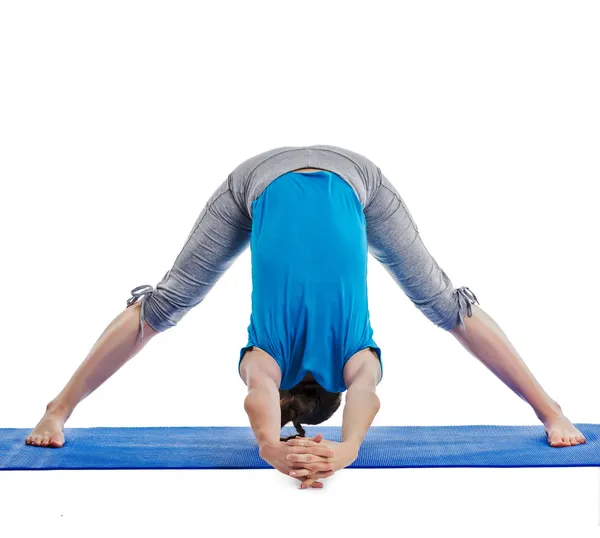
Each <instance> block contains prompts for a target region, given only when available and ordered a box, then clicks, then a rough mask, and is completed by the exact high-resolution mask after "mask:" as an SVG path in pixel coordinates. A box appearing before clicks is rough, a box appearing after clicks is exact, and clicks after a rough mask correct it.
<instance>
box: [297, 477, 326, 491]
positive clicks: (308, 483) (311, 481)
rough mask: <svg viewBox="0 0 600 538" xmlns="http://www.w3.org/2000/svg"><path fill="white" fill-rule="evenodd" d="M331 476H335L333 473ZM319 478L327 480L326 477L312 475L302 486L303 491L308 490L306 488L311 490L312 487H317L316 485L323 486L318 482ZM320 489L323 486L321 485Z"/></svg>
mask: <svg viewBox="0 0 600 538" xmlns="http://www.w3.org/2000/svg"><path fill="white" fill-rule="evenodd" d="M331 474H333V473H331ZM328 476H331V475H328ZM319 478H325V477H324V476H323V477H318V476H316V475H311V477H310V478H307V479H306V480H305V481H304V482H302V484H300V488H301V489H306V488H309V487H311V486H312V487H315V485H316V484H321V483H320V482H317V480H319ZM319 487H323V484H321V485H320V486H319Z"/></svg>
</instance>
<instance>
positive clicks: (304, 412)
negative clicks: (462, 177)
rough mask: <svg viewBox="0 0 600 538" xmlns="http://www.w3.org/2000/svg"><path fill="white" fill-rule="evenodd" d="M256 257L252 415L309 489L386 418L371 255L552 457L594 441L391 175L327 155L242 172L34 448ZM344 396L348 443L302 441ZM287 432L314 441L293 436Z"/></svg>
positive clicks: (69, 393) (244, 166)
mask: <svg viewBox="0 0 600 538" xmlns="http://www.w3.org/2000/svg"><path fill="white" fill-rule="evenodd" d="M248 245H250V250H251V258H252V313H251V316H250V324H249V326H248V341H247V343H246V345H245V346H244V347H243V348H242V349H241V351H240V357H239V362H238V372H239V375H240V377H241V379H242V380H243V381H244V383H245V384H246V385H247V387H248V394H247V396H246V398H245V401H244V409H245V411H246V413H247V414H248V417H249V421H250V425H251V427H252V429H253V431H254V434H255V436H256V439H257V443H258V446H259V453H260V456H261V457H262V458H263V459H264V460H265V461H267V462H268V463H269V464H270V465H272V466H273V467H274V468H276V469H278V470H279V471H281V472H283V473H285V474H286V475H290V476H293V477H295V478H296V479H298V480H300V481H301V482H302V487H322V485H323V484H322V483H321V482H318V480H319V479H321V478H326V477H328V476H330V475H331V474H333V472H335V471H337V470H339V469H343V468H344V467H347V466H348V465H350V464H351V463H352V462H353V461H354V460H355V459H356V458H357V456H358V451H359V447H360V445H361V443H362V441H363V440H364V437H365V435H366V433H367V430H368V429H369V427H370V425H371V423H372V421H373V419H374V417H375V415H376V414H377V412H378V410H379V406H380V402H379V398H378V396H377V394H376V387H377V385H378V384H379V382H380V381H381V379H382V375H383V367H382V353H381V350H380V349H379V347H378V346H377V344H376V343H375V341H374V340H373V329H372V328H371V324H370V319H369V309H368V300H367V254H368V252H371V254H372V255H373V256H374V257H375V258H376V259H377V260H378V261H379V262H380V263H382V264H383V265H384V267H385V268H386V270H387V271H388V272H389V273H390V275H391V276H392V278H393V279H394V280H395V281H396V283H397V284H398V285H399V286H400V287H401V288H402V290H403V291H404V292H405V293H406V295H407V296H408V297H409V299H410V300H411V301H412V302H413V304H414V305H415V306H416V307H417V308H418V309H419V310H420V311H421V312H422V313H423V314H424V315H425V316H426V317H427V318H429V319H430V320H431V321H432V322H433V323H434V324H435V325H437V326H438V327H440V328H442V329H444V330H445V331H447V332H449V333H450V334H452V335H453V336H454V337H455V338H456V339H457V340H458V341H459V342H460V343H461V344H462V345H463V346H464V347H465V348H466V349H467V351H469V352H470V353H471V354H472V355H474V356H475V357H476V358H478V359H479V360H481V361H482V362H483V363H484V364H485V366H486V367H488V368H489V369H490V370H491V371H492V372H493V373H494V374H496V375H497V376H498V377H499V378H500V379H501V380H502V381H503V382H504V383H505V384H506V385H507V386H508V387H509V388H510V389H511V390H513V391H514V392H515V393H516V394H517V395H518V396H519V397H520V398H522V399H523V400H525V401H526V402H527V403H529V405H530V406H531V407H532V409H533V410H534V412H535V414H536V416H537V417H538V419H539V420H540V421H541V422H542V423H543V424H544V429H545V431H546V434H547V436H548V443H549V444H550V446H552V447H566V446H571V445H577V444H579V443H585V437H584V436H583V435H582V434H581V432H580V431H579V430H577V428H575V427H574V426H573V424H572V423H571V422H570V421H569V419H568V418H567V417H566V416H565V415H564V414H563V413H562V410H561V408H560V406H559V405H558V403H556V402H555V401H554V400H553V399H552V398H550V396H549V395H548V394H547V393H546V392H545V391H544V390H543V389H542V387H541V386H540V384H539V383H538V382H537V381H536V379H535V378H534V376H533V374H532V373H531V372H530V370H529V369H528V368H527V366H526V365H525V363H524V362H523V360H522V359H521V358H520V356H519V355H518V353H517V352H516V350H515V349H514V347H513V346H512V345H511V344H510V342H509V341H508V339H507V337H506V336H505V334H504V333H503V331H502V330H501V329H500V327H498V325H497V324H496V323H495V322H494V321H493V320H492V319H491V318H490V316H488V315H487V314H486V313H485V312H484V311H483V309H481V308H480V307H479V306H477V305H478V301H477V298H476V296H475V295H474V294H473V293H472V292H471V291H470V290H469V288H466V287H461V288H458V289H455V288H454V287H453V285H452V283H451V281H450V279H449V278H448V276H447V275H446V273H444V271H443V270H442V269H441V268H440V267H439V266H438V264H437V263H436V261H435V259H434V258H433V257H432V256H431V254H430V253H429V252H428V250H427V249H426V248H425V245H424V244H423V242H422V240H421V237H420V235H419V231H418V228H417V226H416V224H415V222H414V220H413V218H412V216H411V214H410V212H409V211H408V209H407V207H406V205H405V204H404V202H403V200H402V198H401V196H400V194H399V193H398V192H397V191H396V189H395V188H394V186H393V185H392V184H391V183H390V181H389V180H388V179H387V178H386V176H385V175H384V174H383V173H382V172H381V170H380V169H379V168H378V167H377V166H376V165H375V164H374V163H373V162H371V161H370V160H369V159H367V158H366V157H364V156H362V155H360V154H358V153H356V152H353V151H350V150H347V149H344V148H340V147H336V146H328V145H313V146H303V147H294V146H287V147H280V148H276V149H272V150H270V151H266V152H264V153H261V154H259V155H256V156H254V157H252V158H250V159H247V160H246V161H244V162H243V163H241V164H240V165H239V166H237V167H236V168H235V169H234V170H233V171H232V172H231V174H230V175H229V176H228V178H227V180H226V181H224V182H223V183H222V184H221V185H220V186H219V188H218V189H217V190H216V191H215V192H214V193H213V195H212V196H211V198H210V200H209V201H208V202H207V203H206V205H205V207H204V208H203V210H202V212H201V214H200V216H199V217H198V220H197V221H196V223H195V224H194V226H193V228H192V231H191V233H190V234H189V236H188V238H187V240H186V242H185V244H184V246H183V248H182V250H181V252H180V253H179V255H178V256H177V258H176V260H175V263H174V265H173V267H172V268H171V269H170V270H169V271H167V273H166V274H165V276H164V277H163V278H162V280H161V281H160V282H159V283H158V284H157V286H156V288H153V287H152V286H149V285H146V286H139V287H137V288H134V289H133V290H132V296H131V298H130V299H129V300H128V301H127V307H126V308H125V310H124V311H123V312H121V313H120V314H119V315H118V316H117V317H116V318H115V319H114V320H113V321H112V322H111V323H110V325H109V326H108V327H107V328H106V330H105V331H104V332H103V333H102V335H101V336H100V337H99V339H98V341H97V342H96V343H95V344H94V346H93V347H92V349H91V350H90V352H89V354H88V356H87V357H86V359H85V360H84V361H83V362H82V364H81V365H80V366H79V368H78V369H77V371H76V372H75V373H74V374H73V376H72V378H71V379H70V380H69V382H68V383H67V385H66V386H65V387H64V388H63V389H62V391H61V392H60V393H59V394H58V395H57V396H56V397H55V398H54V399H53V400H52V401H51V402H49V403H48V404H47V406H46V412H45V414H44V416H43V417H42V419H41V420H40V422H39V423H38V425H37V426H36V427H35V428H34V429H33V430H32V432H31V433H30V435H29V436H28V437H27V438H26V440H25V442H26V443H27V444H29V445H36V446H42V447H61V446H62V445H63V444H64V435H63V429H64V424H65V422H66V421H67V419H68V418H69V417H70V416H71V414H72V412H73V410H74V409H75V407H76V406H77V405H78V404H79V402H81V401H82V400H83V399H84V398H86V397H87V396H88V395H89V394H91V393H92V392H93V391H94V390H96V389H97V388H98V387H99V386H100V385H101V384H102V383H103V382H104V381H106V380H107V379H108V378H109V377H110V376H112V375H113V374H114V373H115V372H116V371H117V370H118V369H119V368H120V367H121V366H123V364H125V362H127V361H128V360H129V359H131V358H132V357H133V356H135V355H136V354H137V353H138V352H139V351H140V350H141V349H142V348H143V347H144V346H145V345H146V344H147V343H148V341H149V340H151V339H152V338H153V337H154V336H155V335H156V334H158V333H159V332H163V331H165V330H166V329H168V328H170V327H173V326H174V325H176V324H177V322H178V321H179V320H181V318H182V317H183V316H184V315H185V314H186V313H187V312H188V311H189V310H190V309H191V308H193V307H194V306H196V305H198V304H199V303H200V302H202V300H203V299H204V298H205V296H206V294H207V293H208V292H209V291H210V289H212V287H213V286H214V285H215V283H216V282H217V281H218V280H219V278H220V277H221V276H222V275H223V273H224V272H225V271H226V270H227V269H228V268H229V267H230V266H231V265H232V263H233V262H234V261H235V259H236V258H237V257H238V256H239V254H240V253H242V252H243V251H244V250H245V249H246V248H247V247H248ZM140 298H141V300H140V301H138V299H140ZM342 392H346V399H345V405H344V411H343V419H342V434H341V442H339V443H337V442H334V441H330V440H325V439H323V438H322V436H321V434H319V435H317V436H316V437H314V438H312V439H306V438H304V434H305V432H304V430H303V428H302V426H301V424H320V423H322V422H323V421H325V420H327V419H328V418H330V417H331V416H332V415H333V413H334V412H335V411H336V410H337V409H338V408H339V406H340V404H341V393H342ZM289 422H292V423H293V425H294V426H295V428H296V430H297V432H298V434H300V436H302V438H298V436H292V438H287V439H283V438H281V437H280V430H281V428H282V427H283V426H284V425H285V424H287V423H289Z"/></svg>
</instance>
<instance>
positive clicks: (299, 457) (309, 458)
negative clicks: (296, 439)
mask: <svg viewBox="0 0 600 538" xmlns="http://www.w3.org/2000/svg"><path fill="white" fill-rule="evenodd" d="M286 459H287V461H288V462H289V463H290V464H292V465H293V464H297V463H312V462H329V461H332V460H333V457H328V458H326V457H324V456H316V455H315V454H311V453H310V452H309V453H306V454H288V455H287V457H286Z"/></svg>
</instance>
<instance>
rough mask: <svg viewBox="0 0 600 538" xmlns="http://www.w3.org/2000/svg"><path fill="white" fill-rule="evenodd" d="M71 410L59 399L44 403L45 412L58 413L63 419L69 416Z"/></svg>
mask: <svg viewBox="0 0 600 538" xmlns="http://www.w3.org/2000/svg"><path fill="white" fill-rule="evenodd" d="M72 412H73V409H72V408H71V407H70V406H68V405H66V404H65V403H63V402H61V401H60V400H52V401H51V402H49V403H48V405H46V413H50V414H52V415H58V416H60V417H63V418H64V419H65V420H66V419H67V418H69V417H70V416H71V413H72Z"/></svg>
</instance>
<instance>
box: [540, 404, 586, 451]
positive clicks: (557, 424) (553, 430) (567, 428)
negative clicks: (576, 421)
mask: <svg viewBox="0 0 600 538" xmlns="http://www.w3.org/2000/svg"><path fill="white" fill-rule="evenodd" d="M557 408H558V412H557V413H556V414H554V415H552V416H549V417H547V418H546V419H540V420H542V423H543V424H544V429H545V430H546V434H547V435H548V444H549V445H550V446H551V447H555V448H560V447H565V446H574V445H581V444H584V443H585V437H584V436H583V434H582V433H581V432H580V431H579V430H578V429H577V428H576V427H575V426H573V424H572V423H571V421H570V420H569V419H568V418H567V417H565V415H564V414H563V413H562V410H561V409H560V406H559V405H558V404H557Z"/></svg>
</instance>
